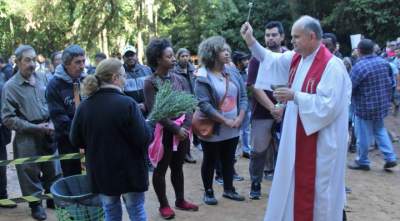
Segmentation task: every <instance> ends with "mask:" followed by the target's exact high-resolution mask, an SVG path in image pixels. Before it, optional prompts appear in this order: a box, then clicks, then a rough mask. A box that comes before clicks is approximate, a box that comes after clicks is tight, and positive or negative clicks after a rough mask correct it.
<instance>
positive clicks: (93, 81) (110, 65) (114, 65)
mask: <svg viewBox="0 0 400 221" xmlns="http://www.w3.org/2000/svg"><path fill="white" fill-rule="evenodd" d="M121 67H122V62H121V61H120V60H118V59H115V58H108V59H105V60H103V61H101V62H100V63H99V65H98V66H97V67H96V73H95V74H94V75H88V76H86V77H85V79H84V80H83V83H82V94H83V96H90V95H92V94H93V93H94V92H96V91H97V90H98V89H99V88H100V86H101V85H102V84H107V83H108V84H110V83H112V77H113V75H114V74H116V73H119V71H120V69H121Z"/></svg>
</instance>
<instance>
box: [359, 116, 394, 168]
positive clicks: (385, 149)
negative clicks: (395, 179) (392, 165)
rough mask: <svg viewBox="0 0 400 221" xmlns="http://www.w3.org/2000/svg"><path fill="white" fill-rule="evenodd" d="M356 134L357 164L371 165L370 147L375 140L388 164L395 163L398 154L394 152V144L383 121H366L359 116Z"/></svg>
mask: <svg viewBox="0 0 400 221" xmlns="http://www.w3.org/2000/svg"><path fill="white" fill-rule="evenodd" d="M355 132H356V138H357V152H358V159H357V162H358V164H360V165H369V164H370V161H369V160H368V147H369V146H370V145H371V140H372V139H373V138H374V139H375V141H376V144H377V145H378V147H379V150H380V151H381V152H382V154H383V156H384V159H385V161H386V162H389V161H395V160H396V154H395V153H394V151H393V146H392V142H391V140H390V138H389V134H388V132H387V131H386V128H385V125H384V123H383V119H381V120H364V119H362V118H360V117H358V116H356V119H355Z"/></svg>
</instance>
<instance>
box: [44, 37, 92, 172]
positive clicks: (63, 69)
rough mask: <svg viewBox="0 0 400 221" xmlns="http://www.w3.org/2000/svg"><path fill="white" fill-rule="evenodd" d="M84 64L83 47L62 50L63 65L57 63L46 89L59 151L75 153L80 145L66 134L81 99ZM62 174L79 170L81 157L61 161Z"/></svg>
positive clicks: (76, 46)
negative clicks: (73, 142)
mask: <svg viewBox="0 0 400 221" xmlns="http://www.w3.org/2000/svg"><path fill="white" fill-rule="evenodd" d="M84 68H85V51H84V50H83V49H82V48H81V47H80V46H79V45H70V46H68V47H67V48H65V50H64V51H63V53H62V65H58V66H57V67H56V70H55V73H54V77H53V79H51V81H50V82H49V84H48V86H47V89H46V100H47V103H48V106H49V112H50V119H51V121H52V122H53V123H54V128H55V138H56V143H57V148H58V151H59V153H60V154H67V153H77V152H79V148H80V147H77V146H74V145H72V144H71V143H70V141H69V138H68V135H69V130H70V127H71V122H72V119H73V117H74V114H75V110H76V107H77V106H78V105H79V103H80V93H79V84H80V81H81V80H82V78H83V73H84ZM61 168H62V171H63V176H65V177H66V176H71V175H75V174H80V173H81V163H80V160H79V159H78V160H63V161H61Z"/></svg>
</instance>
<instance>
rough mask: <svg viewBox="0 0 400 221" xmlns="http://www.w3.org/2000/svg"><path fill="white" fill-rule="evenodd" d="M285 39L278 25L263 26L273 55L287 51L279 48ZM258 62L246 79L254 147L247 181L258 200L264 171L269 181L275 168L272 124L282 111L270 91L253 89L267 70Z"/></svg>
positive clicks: (251, 63)
mask: <svg viewBox="0 0 400 221" xmlns="http://www.w3.org/2000/svg"><path fill="white" fill-rule="evenodd" d="M284 39H285V33H284V30H283V25H282V23H281V22H279V21H270V22H268V23H267V24H266V25H265V36H264V40H265V44H266V46H267V48H268V49H269V50H271V51H273V52H277V53H283V52H285V51H286V50H285V49H284V48H283V47H282V46H281V45H282V41H283V40H284ZM259 66H260V61H258V60H257V59H256V58H255V57H253V58H252V59H251V60H250V63H249V70H248V73H249V76H248V79H247V85H248V87H249V88H250V90H251V91H252V92H253V107H252V112H253V113H252V121H251V145H252V147H253V149H252V151H251V154H250V165H249V171H250V178H251V190H250V198H251V199H259V198H260V196H261V181H262V178H263V171H264V167H265V169H266V174H265V175H266V178H267V179H272V177H273V173H274V167H275V165H274V164H275V158H276V153H277V150H276V147H275V146H276V145H277V144H276V145H271V143H272V142H271V140H272V135H273V134H272V133H271V130H272V128H273V125H274V122H276V121H280V120H281V119H280V114H278V113H279V112H282V109H281V108H275V106H274V103H276V101H275V99H274V98H273V96H272V91H271V90H262V89H257V88H255V87H254V84H255V83H256V79H257V76H258V73H260V74H263V75H264V74H266V73H268V70H265V69H262V68H259Z"/></svg>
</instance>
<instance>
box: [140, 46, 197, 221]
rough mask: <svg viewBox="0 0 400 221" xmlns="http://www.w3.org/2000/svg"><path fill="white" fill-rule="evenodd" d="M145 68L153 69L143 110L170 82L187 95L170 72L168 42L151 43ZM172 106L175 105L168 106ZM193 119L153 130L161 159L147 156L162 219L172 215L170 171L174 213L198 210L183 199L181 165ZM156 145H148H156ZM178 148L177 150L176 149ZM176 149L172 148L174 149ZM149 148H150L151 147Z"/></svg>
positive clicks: (171, 57) (181, 81)
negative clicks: (167, 177) (167, 181)
mask: <svg viewBox="0 0 400 221" xmlns="http://www.w3.org/2000/svg"><path fill="white" fill-rule="evenodd" d="M146 57H147V62H148V65H149V66H150V67H151V68H152V69H153V74H152V75H151V76H149V77H148V78H147V79H146V80H145V82H144V96H145V106H146V109H147V110H149V111H151V110H152V109H153V107H154V104H155V97H156V94H157V92H158V89H159V87H160V86H161V85H162V84H163V83H164V82H169V83H170V84H171V85H172V87H173V89H175V90H179V91H188V92H190V88H189V85H187V84H186V83H185V80H184V79H182V78H181V77H180V76H178V75H176V74H173V73H172V72H171V70H172V68H173V67H174V65H175V62H176V60H175V56H174V51H173V49H172V45H171V43H170V41H169V40H167V39H153V40H152V41H151V42H150V43H149V45H148V46H147V49H146ZM170 105H175V104H170ZM191 119H192V116H191V115H190V114H185V115H182V116H178V117H176V118H165V119H162V120H160V121H159V125H158V126H156V131H155V141H157V139H161V141H160V143H159V145H156V148H159V147H160V146H161V148H163V155H162V157H161V159H158V160H157V159H156V160H152V159H154V158H153V157H152V156H150V158H151V160H152V163H153V165H154V166H155V169H154V172H153V187H154V190H155V192H156V195H157V198H158V200H159V202H160V208H159V212H160V214H161V216H162V217H163V218H165V219H171V218H173V217H174V216H175V212H174V211H173V210H172V208H171V207H170V206H169V203H168V199H167V196H166V186H165V174H166V171H167V169H168V167H170V168H171V182H172V186H173V187H174V190H175V196H176V201H175V206H176V208H177V209H181V210H187V211H197V210H198V206H197V205H194V204H192V203H190V202H188V201H186V200H185V199H184V180H183V179H184V177H183V169H182V166H183V161H184V157H185V148H187V145H190V140H189V135H190V134H189V129H190V126H191ZM155 141H153V143H152V144H151V145H153V147H154V145H155ZM176 146H177V148H176ZM174 147H175V148H174ZM150 148H151V147H150Z"/></svg>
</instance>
